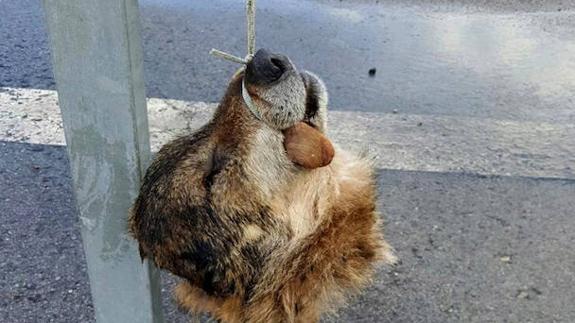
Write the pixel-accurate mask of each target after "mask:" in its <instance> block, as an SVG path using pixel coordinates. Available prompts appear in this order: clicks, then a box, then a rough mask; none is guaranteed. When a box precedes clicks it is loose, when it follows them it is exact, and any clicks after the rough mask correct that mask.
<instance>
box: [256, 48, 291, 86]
mask: <svg viewBox="0 0 575 323" xmlns="http://www.w3.org/2000/svg"><path fill="white" fill-rule="evenodd" d="M290 66H291V64H290V61H289V59H288V58H287V57H285V56H283V55H279V54H272V53H270V52H269V51H267V50H265V49H260V50H258V51H257V52H256V54H255V55H254V58H253V59H252V60H251V61H250V62H249V63H248V64H247V67H246V80H247V81H248V83H251V84H256V85H266V84H270V83H273V82H275V81H277V80H278V79H279V78H280V77H281V76H282V75H283V74H284V73H285V72H286V71H287V70H288V69H289V68H290Z"/></svg>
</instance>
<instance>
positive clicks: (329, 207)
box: [130, 73, 394, 322]
mask: <svg viewBox="0 0 575 323" xmlns="http://www.w3.org/2000/svg"><path fill="white" fill-rule="evenodd" d="M298 75H299V74H298ZM242 77H243V74H242V73H239V74H237V75H236V76H235V77H234V78H233V79H232V81H231V83H230V85H229V87H228V91H227V92H226V94H225V96H224V99H223V100H222V102H221V104H220V106H219V107H218V109H217V111H216V113H215V115H214V117H213V119H212V121H210V122H209V123H208V124H207V125H206V126H204V127H203V128H202V129H200V130H199V131H197V132H195V133H193V134H191V135H187V136H184V137H182V138H179V139H176V140H174V141H173V142H171V143H169V144H167V145H165V146H164V147H163V148H162V149H161V150H160V152H159V153H158V154H157V156H156V158H155V160H154V161H153V163H152V165H151V166H150V167H149V169H148V171H147V173H146V176H145V179H144V181H143V184H142V188H141V191H140V195H139V197H138V199H137V200H136V202H135V204H134V206H133V208H132V212H131V218H130V228H131V231H132V233H133V235H134V237H135V238H136V239H137V240H138V242H139V245H140V251H141V255H142V257H148V258H150V259H151V260H153V261H154V262H155V263H156V265H157V266H159V267H160V268H164V269H166V270H169V271H171V272H172V273H174V274H176V275H178V276H180V277H182V278H183V282H181V283H180V285H179V286H178V287H177V288H176V291H175V295H176V298H177V300H178V302H179V303H180V304H181V306H182V307H183V308H185V309H187V310H189V311H191V312H208V313H210V314H211V315H212V316H214V317H215V318H217V319H220V320H222V321H224V322H316V321H318V320H319V317H320V315H321V313H323V312H325V311H328V310H330V309H334V308H335V307H336V306H338V305H340V304H341V303H342V302H343V301H344V299H345V296H346V295H348V294H350V293H355V292H357V291H358V290H359V288H361V287H362V286H364V285H365V284H366V283H367V282H368V281H369V278H370V275H371V273H372V272H373V267H374V264H375V263H376V262H377V261H378V260H383V261H387V262H392V261H393V260H394V256H393V254H392V252H391V250H390V247H389V246H388V245H387V243H386V242H385V241H384V240H383V238H382V235H381V233H380V229H379V224H378V218H379V216H378V213H377V210H376V204H375V203H376V195H375V190H376V187H375V184H374V179H373V173H372V170H371V167H370V165H369V163H367V162H366V161H365V160H363V159H361V158H359V157H356V156H353V155H351V154H348V153H346V152H345V151H342V150H339V149H336V151H335V157H334V158H333V160H332V161H331V164H329V165H328V166H326V167H321V168H316V169H313V170H310V169H305V168H302V167H300V166H298V165H295V164H294V163H293V162H292V161H291V160H290V159H289V157H288V155H287V153H286V151H285V150H284V146H283V141H284V136H283V133H282V131H281V130H282V129H274V128H273V127H270V126H269V125H266V124H264V123H263V122H261V121H260V120H257V119H256V118H255V117H254V116H253V115H252V114H251V113H250V112H249V110H247V109H246V107H245V106H244V103H243V100H242V97H241V80H242ZM298 77H300V76H298ZM313 77H315V76H313V75H312V74H302V76H301V78H302V79H303V82H304V84H305V87H306V89H307V92H306V95H307V98H306V99H303V101H305V102H306V116H305V119H304V120H295V121H294V122H293V124H295V123H296V122H299V121H304V122H306V123H308V124H309V125H311V126H313V127H314V128H316V129H318V130H319V131H321V132H324V131H325V127H326V120H325V115H326V112H325V109H326V108H327V106H326V105H327V102H326V100H327V99H326V98H324V97H322V95H323V96H325V94H324V93H319V92H321V91H322V89H323V85H322V84H321V81H319V79H317V80H315V79H312V78H313ZM291 82H295V80H291ZM300 82H301V81H300ZM318 82H319V83H318ZM251 90H252V91H255V90H260V91H263V90H264V89H251ZM318 91H319V92H318ZM323 91H325V90H324V89H323ZM324 101H325V102H324ZM272 108H273V107H272ZM285 120H286V119H282V122H285ZM330 160H331V159H330Z"/></svg>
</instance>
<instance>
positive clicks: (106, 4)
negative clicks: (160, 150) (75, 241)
mask: <svg viewBox="0 0 575 323" xmlns="http://www.w3.org/2000/svg"><path fill="white" fill-rule="evenodd" d="M43 2H44V9H45V11H46V17H47V22H48V30H49V35H50V41H51V48H52V59H53V66H54V74H55V77H56V84H57V87H58V96H59V101H60V108H61V110H62V117H63V120H64V130H65V133H66V143H67V147H68V153H69V157H70V166H71V169H72V178H73V183H74V190H75V195H76V203H77V207H78V213H79V216H80V223H81V229H82V238H83V243H84V251H85V254H86V259H87V262H88V273H89V277H90V286H91V291H92V299H93V302H94V309H95V312H96V319H97V321H98V322H100V323H104V322H118V323H130V322H134V323H136V322H137V323H159V322H163V318H162V311H161V300H160V286H159V276H158V272H157V270H156V269H154V268H153V267H152V266H151V265H150V264H148V263H147V262H144V263H143V264H142V263H141V261H140V259H139V256H138V249H137V246H136V243H135V241H133V240H132V239H131V238H130V237H129V235H128V233H127V218H128V208H129V207H130V205H131V203H132V201H133V200H134V198H135V197H136V195H137V191H138V187H139V184H140V179H141V176H142V175H143V172H144V170H145V168H146V166H147V163H148V160H149V158H150V145H149V138H148V119H147V114H146V97H145V90H144V79H143V67H142V65H143V58H142V48H141V36H140V23H139V12H138V3H137V0H73V1H71V0H43Z"/></svg>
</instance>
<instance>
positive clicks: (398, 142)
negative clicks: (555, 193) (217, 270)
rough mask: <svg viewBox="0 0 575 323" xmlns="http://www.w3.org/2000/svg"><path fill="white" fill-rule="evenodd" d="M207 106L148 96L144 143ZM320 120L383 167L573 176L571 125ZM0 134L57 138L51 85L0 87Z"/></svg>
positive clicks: (185, 126)
mask: <svg viewBox="0 0 575 323" xmlns="http://www.w3.org/2000/svg"><path fill="white" fill-rule="evenodd" d="M215 106H216V105H215V104H211V103H203V102H185V101H177V100H166V99H153V98H152V99H148V111H149V123H150V141H151V143H152V150H154V151H157V150H158V149H159V147H160V146H161V145H162V144H164V143H166V142H167V141H168V140H170V139H172V138H174V137H175V136H177V135H180V134H183V133H186V132H189V131H193V130H194V129H197V128H198V127H200V126H201V125H203V124H204V123H205V122H206V121H207V120H208V119H209V118H210V116H211V114H212V112H213V110H214V109H215ZM108 117H110V118H111V117H113V116H108ZM328 127H329V135H330V137H331V138H332V139H333V140H334V141H335V142H336V143H338V144H339V145H340V146H343V147H345V148H347V149H353V150H355V151H359V152H367V153H368V154H369V155H372V156H374V157H375V158H376V165H377V167H380V168H384V169H396V170H407V171H431V172H465V173H475V174H482V175H504V176H525V177H549V178H567V179H575V140H574V138H575V126H574V125H569V124H550V123H541V122H515V121H502V120H493V119H480V118H462V117H449V116H430V115H402V114H387V113H368V112H355V111H330V113H329V122H328ZM0 140H2V141H16V142H28V143H34V144H46V145H64V144H65V140H64V132H63V128H62V121H61V118H60V110H59V108H58V100H57V95H56V92H55V91H47V90H36V89H14V88H0Z"/></svg>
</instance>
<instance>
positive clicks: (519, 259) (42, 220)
mask: <svg viewBox="0 0 575 323" xmlns="http://www.w3.org/2000/svg"><path fill="white" fill-rule="evenodd" d="M0 156H1V157H2V158H0V175H1V176H0V187H3V191H2V198H1V199H0V209H1V210H3V212H2V221H1V223H0V230H1V232H0V236H1V237H2V239H1V240H0V259H1V261H0V291H1V293H2V297H0V321H1V322H92V321H93V318H92V315H93V309H92V307H91V302H90V294H89V286H88V283H87V274H86V268H85V263H84V256H83V253H82V246H81V238H80V236H79V230H78V229H79V224H78V221H77V217H76V214H75V209H74V204H73V200H72V198H71V196H72V189H71V180H70V174H69V171H68V163H67V159H66V152H65V148H64V147H63V146H50V145H34V144H26V143H15V142H1V143H0ZM379 188H380V194H381V198H380V209H381V210H382V212H383V214H385V218H384V219H385V223H386V224H385V233H386V235H387V238H388V239H389V241H391V242H392V243H393V245H394V247H395V249H396V250H397V253H398V256H399V257H400V259H401V262H400V263H399V264H398V265H397V266H396V267H394V268H382V269H381V270H380V271H379V273H378V275H377V277H376V278H375V281H374V284H373V286H372V287H370V288H368V289H367V290H366V291H365V293H364V294H362V295H361V296H360V297H358V298H356V299H354V300H352V301H351V303H350V306H349V307H347V308H345V309H344V310H342V311H340V312H339V313H338V315H339V316H338V317H332V318H328V319H326V320H324V321H325V322H438V323H439V322H574V321H575V307H573V306H572V305H573V300H574V299H575V289H573V288H572V286H574V284H575V274H574V273H575V261H574V259H575V251H574V250H575V249H573V248H572V246H573V242H574V241H575V221H573V210H574V209H575V199H573V196H575V181H573V180H558V179H534V178H523V177H505V176H477V175H470V174H467V175H466V174H456V173H430V172H418V171H389V170H380V171H379ZM164 278H165V281H167V283H166V284H165V285H166V287H165V288H164V293H165V295H164V296H165V297H164V302H165V306H164V308H165V313H166V316H167V319H168V322H187V320H188V317H187V316H186V315H185V314H184V313H182V312H180V311H178V310H177V309H176V308H175V306H174V304H173V303H172V301H171V298H170V297H169V286H170V285H171V283H172V282H173V279H172V278H171V277H164ZM166 278H167V279H166Z"/></svg>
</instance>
